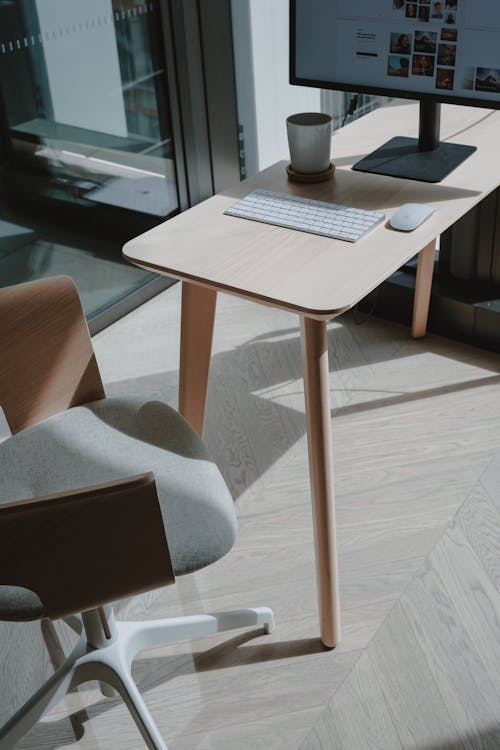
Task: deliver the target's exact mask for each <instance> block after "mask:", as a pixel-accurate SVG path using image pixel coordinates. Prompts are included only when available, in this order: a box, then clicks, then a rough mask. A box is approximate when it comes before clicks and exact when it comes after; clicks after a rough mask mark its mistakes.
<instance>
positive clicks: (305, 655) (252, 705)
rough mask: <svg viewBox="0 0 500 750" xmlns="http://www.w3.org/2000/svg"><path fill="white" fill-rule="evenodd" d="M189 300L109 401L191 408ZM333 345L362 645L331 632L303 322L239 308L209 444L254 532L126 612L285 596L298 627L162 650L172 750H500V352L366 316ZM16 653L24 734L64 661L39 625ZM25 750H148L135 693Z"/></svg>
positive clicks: (76, 702) (218, 376) (107, 340)
mask: <svg viewBox="0 0 500 750" xmlns="http://www.w3.org/2000/svg"><path fill="white" fill-rule="evenodd" d="M179 292H180V289H179V286H178V285H177V286H176V287H173V288H172V289H169V290H168V291H167V292H165V293H163V294H162V295H160V296H159V297H157V298H155V299H154V300H151V301H150V302H149V303H147V304H146V305H144V306H143V307H142V308H140V309H139V310H136V311H134V312H133V313H131V314H130V315H129V316H127V317H126V318H124V319H122V320H121V321H119V322H118V323H116V324H114V325H113V326H112V327H111V328H109V329H107V330H105V331H104V332H102V333H101V334H99V335H98V336H97V337H96V338H95V339H94V344H95V347H96V352H97V356H98V360H99V363H100V365H101V370H102V374H103V377H104V380H105V382H106V383H107V390H108V394H110V395H111V394H120V393H132V392H138V393H146V394H148V395H151V396H153V397H159V398H164V399H166V400H167V401H169V402H171V403H173V404H175V403H176V397H177V379H178V372H177V364H178V330H179V310H180V294H179ZM330 342H331V351H330V355H331V388H332V399H333V405H334V414H333V416H334V420H333V429H334V433H333V435H334V447H335V474H336V477H335V481H336V488H337V506H338V524H339V529H338V533H339V546H340V575H341V597H342V607H343V641H342V644H341V645H340V646H339V647H338V648H337V649H335V651H325V650H324V649H323V648H322V646H321V644H320V642H319V639H318V628H317V610H316V590H315V582H314V558H313V546H312V529H311V517H310V507H309V483H308V470H307V446H306V439H305V424H304V403H303V389H302V381H301V364H300V349H299V327H298V320H297V319H296V318H295V317H294V316H293V315H289V314H286V313H282V312H280V311H277V310H273V309H271V308H265V307H261V306H258V305H255V304H252V303H247V302H243V301H241V300H237V299H235V298H231V297H228V296H222V297H220V300H219V303H218V314H217V318H216V328H215V342H214V356H213V361H212V369H211V380H210V386H209V398H208V414H207V424H206V440H207V442H208V445H209V448H210V449H211V452H212V454H213V455H214V457H215V459H216V460H217V462H218V464H219V466H220V468H221V470H222V471H223V473H224V476H225V477H226V479H227V481H228V484H229V486H230V488H231V490H232V492H233V495H234V497H235V499H236V503H237V510H238V515H239V536H238V540H237V543H236V545H235V547H234V549H233V550H232V551H231V552H230V553H229V555H227V556H226V557H225V558H224V559H223V560H221V561H219V562H218V563H216V564H215V565H213V566H211V567H210V568H208V569H205V570H204V571H201V572H199V573H197V574H195V575H191V576H189V577H186V578H183V579H180V580H179V581H178V583H177V585H176V586H175V587H171V588H169V589H164V590H160V591H157V592H154V593H151V594H148V595H147V596H144V597H138V598H135V599H133V600H131V601H129V602H124V603H122V604H121V606H120V613H119V614H120V616H121V617H134V618H141V617H155V616H166V615H167V614H168V613H171V614H179V613H192V612H199V611H209V610H211V609H217V608H231V607H238V606H246V605H248V606H253V605H264V604H266V605H270V606H272V607H273V608H274V610H275V613H276V617H277V628H276V631H275V633H273V634H272V635H271V636H264V635H262V634H261V633H260V632H258V631H244V632H238V633H236V634H229V635H228V634H226V635H225V636H220V637H218V638H214V639H207V640H205V641H197V642H192V643H182V644H178V645H177V646H175V647H169V648H164V649H159V650H157V651H155V652H149V653H147V654H146V653H145V654H143V655H142V656H141V657H140V658H139V659H138V660H137V662H136V666H135V670H134V674H135V676H136V678H137V681H138V684H139V686H140V688H141V690H142V692H143V694H144V696H145V699H146V702H147V704H148V706H149V708H150V709H151V711H152V713H153V715H154V717H155V719H156V720H157V722H158V725H159V727H160V729H161V731H162V733H163V735H164V737H165V739H166V741H167V743H168V746H169V748H170V750H187V749H188V748H196V749H197V750H209V749H210V750H212V749H213V750H215V749H217V750H239V749H240V748H241V749H243V748H244V749H245V750H260V749H262V750H264V749H265V750H277V749H278V748H280V750H281V749H282V750H295V749H296V748H300V750H312V749H313V748H321V749H322V750H323V749H325V748H348V749H349V750H362V749H363V748H380V749H381V750H392V748H419V749H421V750H424V748H425V750H438V749H439V750H444V749H445V748H446V749H449V750H451V749H452V748H462V747H463V748H476V747H477V748H496V747H499V746H500V739H499V737H500V734H499V732H500V699H499V698H498V695H499V694H500V689H499V688H500V677H499V675H500V668H499V667H500V629H499V627H498V623H499V621H500V593H499V585H500V490H497V487H499V486H500V481H499V480H500V456H499V457H498V460H493V457H494V454H495V453H496V452H497V450H498V448H499V447H500V440H499V439H500V375H499V373H500V357H499V356H498V355H495V354H492V353H491V352H486V351H480V350H478V349H474V348H471V347H466V346H463V345H460V344H457V343H455V342H450V341H448V340H446V339H442V338H438V337H434V336H429V337H428V338H426V339H424V340H420V341H413V340H411V339H410V337H409V331H408V330H407V329H406V328H404V327H401V326H397V325H394V324H390V323H387V322H384V321H380V320H377V319H376V318H372V319H370V320H368V321H367V322H365V323H364V324H362V325H356V324H355V322H354V320H353V317H352V316H349V315H348V316H344V317H343V318H341V319H339V321H337V322H333V323H332V324H331V325H330ZM488 467H490V468H488ZM57 629H58V632H59V634H60V636H61V638H62V639H63V641H64V642H65V643H67V642H68V641H69V636H68V634H67V632H66V631H67V629H65V628H64V627H63V626H61V627H60V626H59V625H58V626H57ZM0 648H1V649H2V651H1V652H2V662H3V665H2V673H3V675H4V677H3V678H2V691H1V706H0V708H1V713H0V720H1V721H3V720H4V719H5V718H7V717H8V716H9V715H10V714H11V713H12V712H13V711H14V709H15V707H16V706H18V705H19V704H20V703H22V701H23V700H24V699H25V697H26V695H27V694H29V692H30V691H31V690H32V689H34V688H35V687H36V686H37V684H38V683H39V682H40V681H41V680H42V679H43V676H44V674H46V673H47V672H50V659H49V657H48V655H47V651H46V649H45V647H44V645H43V640H42V637H41V635H40V626H39V625H29V626H28V625H16V626H8V627H7V626H5V625H3V626H2V627H1V629H0ZM5 676H7V677H5ZM71 711H74V712H76V713H75V714H74V716H73V718H72V720H71V721H70V719H69V718H68V714H69V713H70V712H71ZM75 732H76V736H77V737H78V739H76V738H75ZM19 747H20V748H23V750H27V749H28V748H31V749H34V748H37V750H56V749H57V748H63V747H64V748H75V749H76V748H78V749H79V750H98V749H99V750H111V749H113V750H115V749H117V748H120V750H122V749H123V750H132V748H142V747H143V745H142V742H141V739H140V737H139V735H138V733H137V731H136V729H135V727H134V725H133V723H132V721H131V719H130V718H129V716H128V714H127V711H126V710H125V709H124V707H123V706H122V704H121V702H120V701H119V700H118V699H105V698H103V697H102V696H101V695H100V693H99V692H98V691H97V690H96V689H95V686H88V687H87V688H82V689H80V690H79V691H78V693H75V694H73V695H71V696H69V697H68V699H67V700H66V701H65V703H62V704H61V705H60V706H59V707H58V708H57V709H56V710H55V711H53V712H52V714H51V715H50V717H48V719H47V720H46V721H44V722H43V723H42V724H40V725H39V726H37V727H36V728H35V729H33V730H32V732H31V733H30V734H29V735H28V736H27V737H26V738H25V739H24V740H23V741H22V743H20V744H19Z"/></svg>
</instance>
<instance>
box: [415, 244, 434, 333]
mask: <svg viewBox="0 0 500 750" xmlns="http://www.w3.org/2000/svg"><path fill="white" fill-rule="evenodd" d="M435 247H436V241H435V240H432V242H429V244H428V245H426V246H425V247H424V249H423V250H421V251H420V252H419V254H418V266H417V280H416V282H415V298H414V301H413V323H412V329H411V332H412V336H413V338H414V339H419V338H422V336H425V333H426V330H427V318H428V316H429V304H430V301H431V287H432V274H433V272H434V249H435Z"/></svg>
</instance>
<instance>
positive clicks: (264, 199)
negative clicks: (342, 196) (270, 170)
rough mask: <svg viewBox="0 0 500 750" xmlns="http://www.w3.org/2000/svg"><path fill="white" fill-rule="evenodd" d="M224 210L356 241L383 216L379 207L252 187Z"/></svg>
mask: <svg viewBox="0 0 500 750" xmlns="http://www.w3.org/2000/svg"><path fill="white" fill-rule="evenodd" d="M224 213H225V214H228V215H229V216H238V217H240V218H241V219H253V220H254V221H262V222H264V223H265V224H274V225H275V226H278V227H286V228H287V229H298V230H299V231H301V232H310V233H311V234H321V235H323V236H324V237H334V238H335V239H338V240H347V242H357V240H360V239H361V238H362V237H364V235H365V234H367V232H369V231H370V230H371V229H373V228H374V227H376V226H378V225H379V224H381V223H382V222H383V220H384V219H385V214H383V213H382V212H381V211H364V210H363V209H361V208H353V207H351V206H339V205H338V204H336V203H325V202H324V201H314V200H311V199H310V198H302V197H300V196H297V195H288V194H287V193H273V192H271V191H270V190H254V191H253V193H249V194H248V195H246V196H245V197H244V198H243V199H242V200H240V201H238V202H237V203H233V204H232V206H229V208H227V209H226V210H225V211H224Z"/></svg>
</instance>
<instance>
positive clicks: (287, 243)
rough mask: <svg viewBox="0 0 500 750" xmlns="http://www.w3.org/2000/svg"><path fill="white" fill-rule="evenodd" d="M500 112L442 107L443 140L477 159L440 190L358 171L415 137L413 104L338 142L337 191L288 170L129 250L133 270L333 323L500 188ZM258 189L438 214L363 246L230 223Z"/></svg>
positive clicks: (217, 200)
mask: <svg viewBox="0 0 500 750" xmlns="http://www.w3.org/2000/svg"><path fill="white" fill-rule="evenodd" d="M499 124H500V112H491V111H489V110H485V109H474V108H471V107H458V106H452V105H443V114H442V124H441V138H442V139H446V140H448V141H449V142H455V143H466V144H469V145H473V146H477V149H478V150H477V151H476V152H475V153H474V154H473V155H472V156H471V157H469V159H467V160H466V161H465V162H464V163H463V164H461V165H460V166H459V167H458V168H457V169H456V170H455V171H454V172H452V173H451V174H450V175H449V176H448V177H447V178H446V179H445V180H443V182H441V183H439V184H428V183H423V182H415V181H413V180H404V179H397V178H394V177H387V176H383V175H372V174H366V173H362V172H353V171H351V169H350V167H351V165H352V164H353V163H354V162H356V161H357V160H358V159H359V158H361V156H364V155H365V154H367V153H369V152H370V151H371V150H373V149H374V148H376V147H377V146H379V145H381V144H382V143H383V142H385V141H386V140H388V139H389V138H391V137H392V136H394V135H410V136H414V135H416V130H417V127H418V108H417V105H415V104H413V103H412V104H403V105H397V106H389V107H385V108H382V109H379V110H376V111H375V112H372V113H370V114H369V115H367V116H365V117H363V118H361V119H360V120H358V121H356V122H354V123H352V124H351V125H349V126H347V127H345V128H344V129H343V130H342V131H337V132H336V133H335V134H334V136H333V148H332V159H333V161H334V163H335V165H336V172H335V175H334V178H333V180H332V181H330V182H324V183H319V184H316V185H298V184H296V183H291V182H288V180H287V176H286V172H285V167H286V164H287V161H281V162H278V163H277V164H275V165H273V166H271V167H269V168H268V169H265V170H264V171H262V172H260V173H259V174H258V175H256V176H255V177H251V178H249V179H247V180H244V181H243V182H241V183H239V184H238V185H236V186H234V187H233V188H230V189H228V190H225V191H224V192H223V193H220V194H218V195H215V196H213V197H212V198H209V199H208V200H206V201H203V203H200V204H198V205H197V206H194V207H193V208H190V209H189V210H187V211H185V212H184V213H182V214H179V215H178V216H176V217H174V218H172V219H169V220H168V221H166V222H164V223H163V224H160V225H158V226H156V227H154V228H153V229H151V230H149V231H148V232H145V233H144V234H142V235H140V236H139V237H136V238H135V239H133V240H130V241H129V242H128V243H127V244H126V245H125V247H124V250H123V252H124V256H125V258H127V259H128V260H129V261H130V262H131V263H134V264H135V265H139V266H141V267H143V268H147V269H150V270H154V271H156V272H159V273H163V274H166V275H168V276H173V277H175V278H178V279H182V280H187V281H191V282H194V283H198V284H201V285H203V286H209V287H212V288H215V289H217V290H219V291H226V292H229V293H232V294H236V295H239V296H243V297H247V298H253V299H255V300H257V301H259V302H261V303H264V304H271V305H275V306H278V307H280V308H282V309H285V310H290V311H294V312H298V313H299V314H304V315H308V316H310V317H314V318H318V319H328V318H332V317H335V315H338V314H339V313H341V312H344V311H345V310H347V309H349V308H350V307H352V306H353V305H355V304H356V303H357V302H358V301H359V300H360V299H362V298H363V297H364V296H366V294H368V293H369V292H370V291H372V289H374V288H376V287H377V286H378V285H379V284H380V283H381V282H382V281H384V280H385V279H387V278H388V277H389V276H390V275H391V274H392V273H393V272H394V271H396V270H397V269H398V268H400V267H401V266H402V265H403V264H404V263H406V262H407V261H408V260H409V259H410V258H412V257H413V256H414V255H415V254H416V253H417V252H419V251H420V250H422V249H423V248H424V247H425V246H426V245H427V244H428V243H429V242H431V241H432V240H433V239H435V238H436V237H437V236H438V235H440V234H441V233H442V232H443V231H445V230H446V229H447V228H448V227H450V226H451V225H452V224H453V223H454V222H455V221H457V219H459V218H460V217H461V216H463V215H464V214H465V213H466V212H467V211H469V210H470V209H471V208H472V207H473V206H474V205H475V204H476V203H478V202H479V201H480V200H481V199H482V198H484V197H485V196H486V195H488V193H490V192H491V191H493V190H495V188H496V187H498V185H500V159H499V158H498V140H499V139H498V132H499ZM256 188H265V189H268V190H275V191H279V192H284V193H291V194H294V195H304V196H307V197H310V198H314V199H316V200H324V201H330V202H333V203H339V204H343V205H351V206H357V207H360V208H365V209H376V210H382V211H384V213H385V215H386V220H388V219H389V218H390V216H391V215H392V213H393V212H394V211H395V210H396V209H397V208H398V207H399V206H400V205H401V204H403V203H430V204H431V205H433V206H435V207H436V208H437V209H438V210H437V211H436V212H435V213H434V214H433V215H432V217H431V218H430V219H429V220H428V221H426V222H425V223H424V224H422V225H421V226H420V227H419V228H418V229H416V230H415V231H413V232H410V233H401V232H396V231H395V230H393V229H391V228H390V227H389V226H388V224H387V222H385V223H384V224H383V225H382V226H380V227H378V228H376V229H375V230H373V231H372V232H371V233H370V234H368V235H367V236H366V237H365V238H363V239H362V240H360V241H359V242H356V243H350V242H344V241H341V240H334V239H330V238H327V237H320V236H318V235H312V234H307V233H305V232H299V231H295V230H291V229H285V228H282V227H275V226H271V225H269V224H261V223H259V222H255V221H248V220H247V219H239V218H236V217H233V216H226V215H224V214H223V211H224V210H225V208H227V207H228V206H230V205H231V204H232V203H234V201H236V200H238V199H239V198H241V197H243V196H244V195H246V194H247V193H249V192H251V191H252V190H255V189H256Z"/></svg>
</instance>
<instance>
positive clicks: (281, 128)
mask: <svg viewBox="0 0 500 750" xmlns="http://www.w3.org/2000/svg"><path fill="white" fill-rule="evenodd" d="M232 13H233V30H234V55H235V66H236V87H237V94H238V111H239V120H240V123H241V124H242V125H243V127H244V138H245V154H246V162H247V174H249V175H250V174H255V172H258V171H259V170H260V169H263V168H265V167H267V166H269V165H270V164H273V163H274V162H275V161H278V159H283V158H287V155H288V143H287V138H286V126H285V120H286V118H287V117H288V115H291V114H293V113H294V112H311V111H312V112H317V111H319V110H320V104H321V102H320V91H319V89H311V88H305V87H302V86H290V84H289V83H288V75H289V74H288V64H289V63H288V60H289V53H288V33H289V31H288V0H232Z"/></svg>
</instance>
